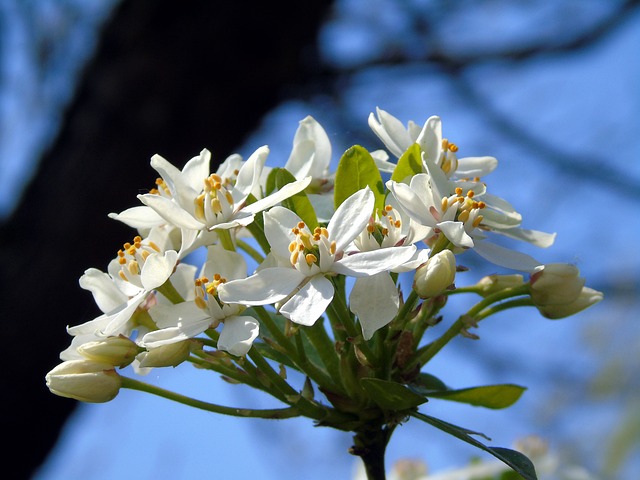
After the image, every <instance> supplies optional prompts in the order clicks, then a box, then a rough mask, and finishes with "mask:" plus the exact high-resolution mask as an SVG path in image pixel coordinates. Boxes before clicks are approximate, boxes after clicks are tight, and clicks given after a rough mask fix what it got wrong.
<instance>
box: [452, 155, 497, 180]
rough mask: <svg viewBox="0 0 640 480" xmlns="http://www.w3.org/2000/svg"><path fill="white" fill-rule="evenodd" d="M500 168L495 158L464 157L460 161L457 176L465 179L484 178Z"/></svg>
mask: <svg viewBox="0 0 640 480" xmlns="http://www.w3.org/2000/svg"><path fill="white" fill-rule="evenodd" d="M497 166H498V160H497V159H496V158H494V157H464V158H459V159H458V168H457V169H456V176H457V177H463V178H473V177H484V176H485V175H488V174H490V173H491V172H493V171H494V170H495V169H496V168H497Z"/></svg>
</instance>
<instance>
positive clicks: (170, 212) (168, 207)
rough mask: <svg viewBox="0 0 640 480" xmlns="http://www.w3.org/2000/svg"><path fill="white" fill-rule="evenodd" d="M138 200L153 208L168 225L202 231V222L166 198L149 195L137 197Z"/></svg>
mask: <svg viewBox="0 0 640 480" xmlns="http://www.w3.org/2000/svg"><path fill="white" fill-rule="evenodd" d="M138 198H139V199H140V201H141V202H142V203H144V204H145V205H147V206H149V207H151V208H153V209H154V210H155V211H156V212H157V213H158V215H160V216H161V217H162V218H164V219H165V220H166V221H167V222H168V223H170V224H172V225H175V226H176V227H179V228H188V229H192V230H202V229H203V228H204V227H205V225H204V224H203V223H202V222H200V221H198V220H196V219H195V218H194V217H193V216H192V215H191V214H190V213H188V212H187V211H186V210H184V209H183V208H181V207H180V206H179V205H178V204H177V203H175V202H173V201H172V200H170V199H168V198H165V197H161V196H160V195H153V194H151V193H147V194H144V195H138ZM194 198H195V197H194Z"/></svg>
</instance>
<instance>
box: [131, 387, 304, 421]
mask: <svg viewBox="0 0 640 480" xmlns="http://www.w3.org/2000/svg"><path fill="white" fill-rule="evenodd" d="M121 379H122V387H123V388H129V389H131V390H139V391H141V392H146V393H150V394H152V395H157V396H159V397H163V398H166V399H168V400H173V401H174V402H178V403H182V404H184V405H188V406H190V407H194V408H199V409H201V410H206V411H207V412H213V413H221V414H223V415H231V416H234V417H252V418H271V419H281V418H292V417H299V416H300V412H299V411H298V409H297V408H295V407H288V408H272V409H264V410H256V409H252V408H236V407H225V406H222V405H216V404H214V403H208V402H203V401H201V400H196V399H194V398H191V397H187V396H184V395H180V394H179V393H175V392H172V391H170V390H165V389H164V388H160V387H156V386H155V385H149V384H148V383H144V382H140V381H139V380H134V379H133V378H129V377H121Z"/></svg>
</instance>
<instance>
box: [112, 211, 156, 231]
mask: <svg viewBox="0 0 640 480" xmlns="http://www.w3.org/2000/svg"><path fill="white" fill-rule="evenodd" d="M109 218H113V219H114V220H118V221H119V222H122V223H124V224H125V225H128V226H129V227H132V228H138V229H139V228H153V227H157V226H159V225H162V224H163V223H166V220H165V219H164V218H162V217H161V216H160V215H158V213H157V212H156V211H155V210H154V209H153V208H151V207H147V206H143V207H132V208H128V209H126V210H124V211H122V212H120V213H110V214H109Z"/></svg>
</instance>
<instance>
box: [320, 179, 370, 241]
mask: <svg viewBox="0 0 640 480" xmlns="http://www.w3.org/2000/svg"><path fill="white" fill-rule="evenodd" d="M374 202H375V198H374V195H373V192H372V191H371V189H370V188H369V187H366V188H363V189H362V190H358V191H357V192H356V193H354V194H353V195H351V196H350V197H349V198H347V199H346V200H345V201H344V202H342V204H341V205H340V206H339V207H338V209H337V210H336V212H335V213H334V214H333V216H332V217H331V220H330V221H329V225H327V230H328V231H329V240H330V241H335V242H336V251H338V252H341V251H343V250H344V249H345V247H346V246H347V245H349V244H350V243H351V242H352V241H353V239H354V238H356V237H357V236H358V235H360V233H361V232H362V230H363V229H364V228H365V227H366V225H367V222H368V221H369V218H371V214H372V213H373V205H374Z"/></svg>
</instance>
